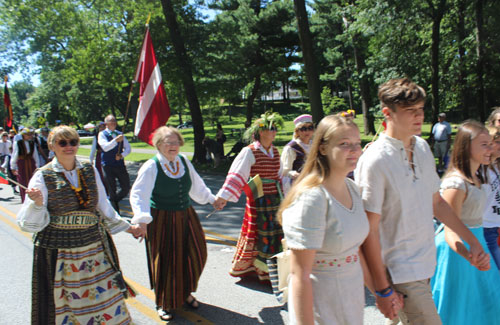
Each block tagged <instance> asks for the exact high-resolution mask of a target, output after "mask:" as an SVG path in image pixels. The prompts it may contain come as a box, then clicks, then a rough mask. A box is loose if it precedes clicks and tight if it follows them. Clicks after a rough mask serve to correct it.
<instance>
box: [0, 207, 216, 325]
mask: <svg viewBox="0 0 500 325" xmlns="http://www.w3.org/2000/svg"><path fill="white" fill-rule="evenodd" d="M0 211H2V212H4V213H6V214H7V215H9V216H11V217H14V218H16V214H15V213H13V212H12V211H10V210H8V209H6V208H4V207H3V206H1V205H0ZM0 220H2V221H3V222H5V223H6V224H7V225H8V226H10V227H12V228H13V229H14V230H16V231H17V232H19V233H20V234H21V235H23V236H25V237H26V238H28V239H31V237H32V235H31V234H30V233H27V232H24V231H22V230H21V229H19V227H18V226H17V224H16V223H14V222H13V221H11V220H10V219H9V218H7V217H4V216H3V215H1V214H0ZM124 278H125V281H127V282H128V283H129V284H130V285H132V287H133V288H134V289H135V290H136V291H137V292H138V293H140V294H142V295H143V296H145V297H147V298H149V299H151V300H153V301H155V296H154V293H153V291H151V290H149V289H147V288H146V287H144V286H142V285H140V284H139V283H137V282H135V281H133V280H132V279H130V278H127V277H125V276H124ZM127 304H129V305H130V306H132V307H134V308H135V309H137V310H138V311H139V312H140V313H141V314H143V315H145V316H147V317H149V318H151V319H152V320H154V321H155V322H156V323H158V324H163V323H164V322H161V321H159V320H158V314H157V312H156V311H155V310H153V309H151V308H150V307H148V306H146V305H144V304H143V303H141V302H140V301H139V300H137V299H135V298H130V299H127ZM175 313H176V314H178V315H180V316H181V317H183V318H185V319H187V320H189V321H191V322H194V323H199V324H207V325H210V324H214V323H212V322H211V321H209V320H208V319H205V318H203V317H201V316H200V315H198V314H195V313H193V312H190V311H187V310H184V309H179V310H176V311H175Z"/></svg>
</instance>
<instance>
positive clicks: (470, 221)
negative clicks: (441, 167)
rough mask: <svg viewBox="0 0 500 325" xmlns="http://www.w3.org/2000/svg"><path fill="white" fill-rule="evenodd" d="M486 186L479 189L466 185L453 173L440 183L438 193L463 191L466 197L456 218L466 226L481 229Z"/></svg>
mask: <svg viewBox="0 0 500 325" xmlns="http://www.w3.org/2000/svg"><path fill="white" fill-rule="evenodd" d="M486 186H487V185H485V184H483V185H481V188H478V187H476V186H474V185H472V184H466V183H465V180H464V179H463V178H462V177H460V176H459V175H458V174H456V173H453V174H450V175H448V176H446V177H445V178H444V179H443V181H442V182H441V188H440V193H443V192H444V191H445V190H448V189H457V190H462V191H464V193H466V196H465V200H464V202H463V204H462V210H461V212H460V213H461V214H460V216H458V217H459V218H460V220H462V222H463V223H464V224H465V225H466V226H468V227H472V228H477V227H481V225H482V223H483V212H484V207H485V206H486V198H487V194H486Z"/></svg>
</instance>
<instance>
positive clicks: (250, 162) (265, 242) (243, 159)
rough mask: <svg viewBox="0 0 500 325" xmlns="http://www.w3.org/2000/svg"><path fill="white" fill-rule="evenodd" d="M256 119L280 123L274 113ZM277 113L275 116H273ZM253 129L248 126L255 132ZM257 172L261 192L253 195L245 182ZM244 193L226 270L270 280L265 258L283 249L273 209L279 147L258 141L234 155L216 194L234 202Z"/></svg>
mask: <svg viewBox="0 0 500 325" xmlns="http://www.w3.org/2000/svg"><path fill="white" fill-rule="evenodd" d="M273 115H274V117H275V118H274V119H273V118H272V117H273V116H272V115H271V117H269V116H268V115H267V114H266V115H263V117H262V118H261V119H259V120H257V121H256V123H255V124H254V126H255V125H257V126H258V127H261V128H262V127H265V128H267V127H268V125H269V126H271V125H276V124H277V123H280V122H281V124H280V125H282V119H281V117H280V116H279V115H277V114H276V113H273ZM276 117H277V118H276ZM257 131H258V128H256V129H253V130H252V129H249V131H247V134H248V133H251V134H254V133H255V132H257ZM256 175H259V176H260V179H261V180H262V182H263V183H264V184H263V185H262V189H263V193H264V195H263V196H262V197H259V198H256V197H254V196H253V195H251V193H249V192H248V190H249V188H248V187H247V186H246V185H247V182H248V180H249V179H250V178H253V177H255V176H256ZM242 190H245V192H246V193H247V203H246V207H245V215H244V217H243V224H242V226H241V232H240V236H239V239H238V244H237V246H236V253H235V255H234V257H233V261H232V267H231V270H230V271H229V274H231V275H232V276H235V277H241V276H246V275H251V274H254V273H256V274H257V276H258V277H259V279H260V280H269V270H268V266H267V260H268V259H269V258H271V257H272V256H273V255H275V254H277V253H279V252H281V251H282V250H283V248H282V246H281V239H282V238H283V230H282V229H281V225H280V224H279V222H278V219H277V216H276V213H277V211H278V208H279V205H280V203H281V200H282V185H281V164H280V156H279V152H278V149H276V147H274V146H273V145H271V147H270V148H269V151H267V150H266V149H265V148H264V147H263V146H262V144H261V143H260V142H259V141H255V142H253V143H252V144H250V145H249V146H247V147H245V148H243V149H242V150H241V152H240V153H239V154H238V156H236V158H235V159H234V161H233V163H232V165H231V168H230V169H229V173H228V174H227V177H226V181H225V182H224V185H223V186H222V188H221V189H220V191H219V193H218V194H217V196H218V197H221V198H223V199H225V200H227V201H231V202H237V201H238V199H239V198H240V195H241V191H242Z"/></svg>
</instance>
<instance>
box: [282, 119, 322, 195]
mask: <svg viewBox="0 0 500 325" xmlns="http://www.w3.org/2000/svg"><path fill="white" fill-rule="evenodd" d="M293 123H294V124H295V130H294V131H293V139H292V141H290V142H288V144H287V145H286V146H285V147H284V148H283V153H282V154H281V165H282V166H283V171H282V173H283V174H282V175H283V188H284V191H285V193H287V192H288V190H289V189H290V187H291V186H292V182H293V180H294V179H296V178H297V177H299V173H300V171H301V170H302V167H303V166H304V162H305V161H306V156H307V154H308V153H309V150H310V148H311V143H312V137H313V134H314V124H313V121H312V116H311V115H309V114H303V115H300V116H299V117H297V118H296V119H295V120H293Z"/></svg>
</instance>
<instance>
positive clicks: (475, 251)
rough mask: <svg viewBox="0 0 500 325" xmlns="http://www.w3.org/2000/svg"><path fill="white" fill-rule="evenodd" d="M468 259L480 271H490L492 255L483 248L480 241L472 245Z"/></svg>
mask: <svg viewBox="0 0 500 325" xmlns="http://www.w3.org/2000/svg"><path fill="white" fill-rule="evenodd" d="M468 260H469V263H470V264H471V265H473V266H475V267H476V268H477V269H478V270H479V271H488V270H489V269H490V255H489V254H488V253H486V252H485V251H484V250H483V246H481V244H480V243H479V241H476V242H474V243H472V244H471V245H470V250H469V256H468Z"/></svg>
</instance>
